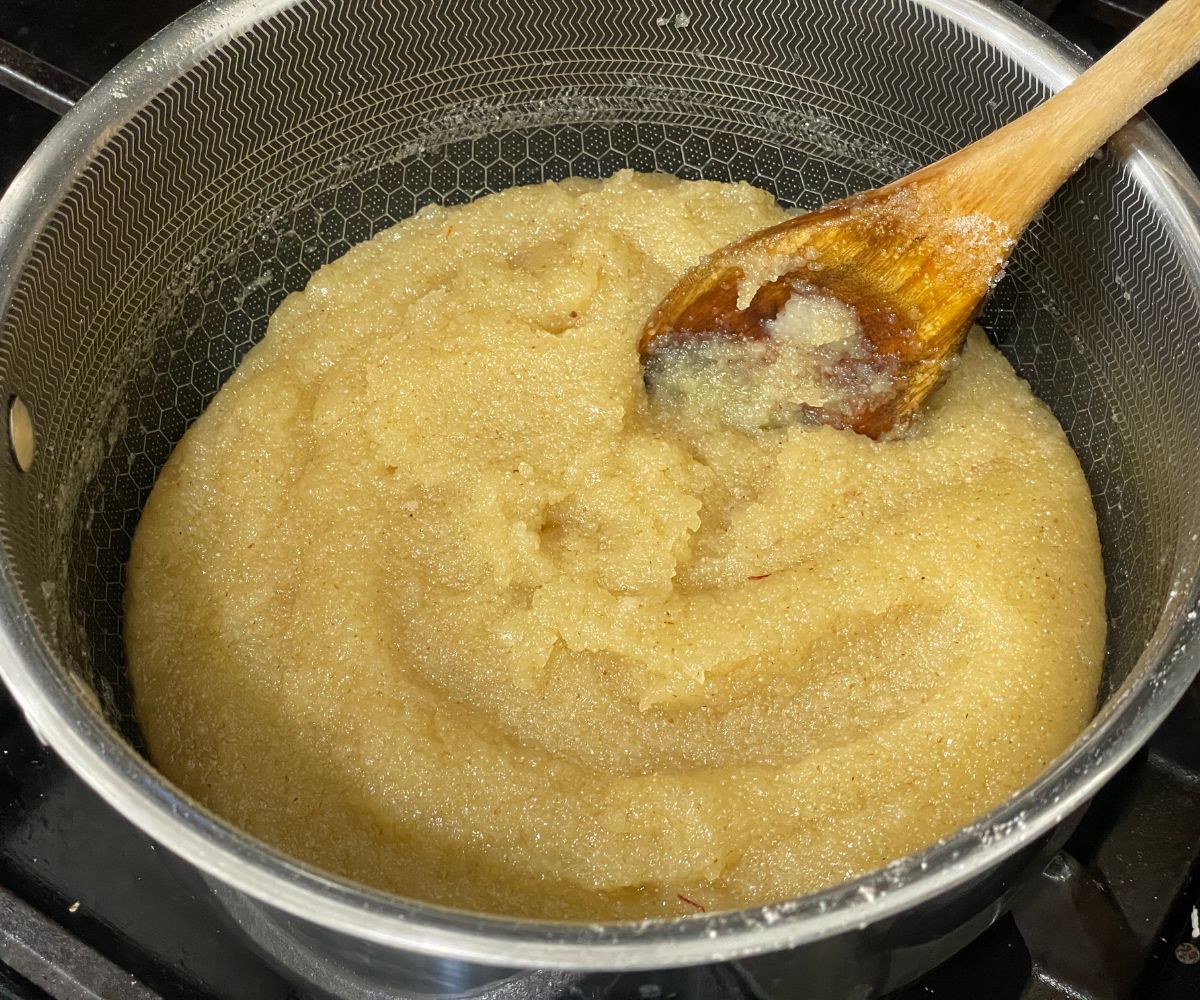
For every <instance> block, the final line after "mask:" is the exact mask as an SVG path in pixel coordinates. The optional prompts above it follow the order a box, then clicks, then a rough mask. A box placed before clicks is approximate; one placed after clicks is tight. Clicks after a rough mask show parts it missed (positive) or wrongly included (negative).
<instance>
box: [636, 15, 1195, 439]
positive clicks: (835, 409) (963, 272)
mask: <svg viewBox="0 0 1200 1000" xmlns="http://www.w3.org/2000/svg"><path fill="white" fill-rule="evenodd" d="M1197 61H1200V0H1169V2H1168V3H1166V4H1164V5H1163V6H1162V7H1161V8H1160V9H1159V10H1158V12H1157V13H1155V14H1154V15H1152V16H1151V17H1150V18H1149V19H1147V20H1146V22H1145V23H1144V24H1142V25H1141V26H1140V27H1139V28H1138V29H1137V30H1136V31H1134V32H1132V33H1131V34H1130V35H1128V36H1127V37H1126V38H1125V39H1124V40H1123V41H1122V42H1121V43H1120V44H1119V45H1117V46H1116V48H1114V49H1113V50H1112V51H1111V52H1110V53H1109V54H1108V55H1106V56H1105V57H1104V58H1103V59H1101V60H1100V61H1099V62H1097V63H1096V64H1095V65H1094V66H1092V67H1090V68H1089V69H1088V70H1087V71H1086V72H1085V73H1084V74H1083V75H1082V76H1080V77H1079V79H1077V80H1076V81H1075V82H1074V83H1072V84H1071V85H1070V86H1068V87H1066V88H1065V89H1064V90H1063V91H1061V92H1060V93H1058V94H1056V95H1055V96H1053V97H1052V98H1050V99H1049V100H1048V101H1046V102H1045V103H1044V104H1041V105H1040V106H1039V107H1037V108H1034V109H1033V110H1032V111H1030V112H1029V113H1028V114H1025V115H1023V116H1022V117H1021V118H1018V119H1017V120H1016V121H1014V122H1012V123H1011V124H1009V125H1006V126H1004V127H1003V128H1001V129H999V130H998V131H996V132H993V133H992V134H990V135H988V136H986V137H984V138H983V139H980V140H978V141H977V142H975V143H973V144H972V145H970V146H967V147H966V148H965V149H962V150H959V151H958V152H957V153H954V154H953V155H951V156H947V157H946V158H945V159H942V160H939V161H938V162H936V163H934V164H931V165H930V166H927V167H925V168H923V169H921V170H918V171H917V172H916V173H913V174H909V175H908V176H907V177H904V178H901V179H900V180H898V181H894V182H893V183H891V184H888V185H887V186H886V187H882V188H877V189H876V190H874V191H868V192H865V193H863V194H857V195H854V196H852V197H850V198H846V199H844V200H843V201H838V202H834V203H832V204H829V205H826V206H825V207H824V208H821V209H818V210H817V211H815V212H811V213H809V214H807V215H803V216H798V217H797V218H794V219H790V220H789V221H787V222H784V223H781V224H780V225H777V226H773V227H771V228H770V229H764V230H762V231H760V232H757V233H753V234H751V235H750V236H747V237H746V238H745V239H742V240H739V241H738V242H736V243H732V244H730V245H728V246H726V247H724V248H722V249H721V250H718V251H717V252H716V253H714V254H713V255H712V256H710V257H708V258H707V259H705V260H704V261H703V262H702V263H701V264H699V265H698V266H697V267H695V268H693V269H692V270H691V271H690V272H689V273H688V274H686V275H685V276H684V277H683V278H682V280H680V281H679V283H678V284H677V285H676V286H675V287H674V288H673V289H672V290H671V292H670V293H669V294H668V295H667V297H666V298H665V299H664V300H663V301H662V303H661V304H660V305H659V306H658V307H657V308H656V309H655V310H654V312H653V313H652V314H651V316H650V318H649V320H648V321H647V322H646V326H645V328H644V329H643V332H642V339H641V342H640V345H639V350H640V353H641V357H642V364H643V371H644V372H645V375H646V382H647V387H648V388H650V389H651V390H652V389H653V385H654V368H655V363H656V362H660V361H661V360H662V358H663V356H664V355H665V354H666V352H669V351H671V350H672V349H679V348H680V347H681V346H682V347H686V346H687V345H689V344H690V345H695V344H697V343H699V342H700V341H702V340H704V339H707V338H714V337H722V338H730V339H732V340H764V339H769V338H770V336H771V333H770V328H769V324H770V323H771V321H772V320H773V319H774V318H775V317H776V315H777V314H778V313H779V312H780V310H781V309H782V308H783V306H784V305H785V304H786V303H787V302H788V300H789V299H790V298H791V297H792V295H793V294H794V293H795V292H796V291H798V290H801V289H802V290H804V292H805V293H806V294H813V293H814V292H815V293H819V294H832V295H833V296H836V297H837V298H838V299H840V300H842V302H844V303H846V304H847V305H849V306H851V307H853V308H854V309H855V310H856V311H857V313H858V318H859V321H860V323H861V325H862V330H863V333H864V336H865V343H866V344H867V348H866V353H865V354H864V355H862V356H860V357H858V358H856V359H846V364H847V365H849V366H851V367H853V368H857V369H858V370H857V371H856V372H853V373H852V375H853V377H852V378H848V379H846V380H844V384H845V385H847V386H852V387H855V388H854V389H853V391H851V392H848V393H844V394H842V395H840V396H839V395H838V394H836V393H835V394H834V396H833V399H832V401H827V402H824V403H822V405H821V406H819V407H812V406H802V407H799V408H798V410H797V414H798V415H801V416H807V417H808V418H810V419H814V420H818V421H821V422H824V423H830V424H833V425H835V426H838V427H848V428H851V429H853V430H855V431H858V432H859V433H860V434H866V435H868V436H870V437H873V438H878V437H880V436H881V435H883V434H886V433H888V432H889V431H891V430H893V429H901V428H903V427H904V426H905V425H906V424H907V423H908V421H909V420H910V419H911V418H912V416H913V415H914V414H915V413H916V411H917V409H918V408H919V407H920V406H921V404H922V402H923V401H924V400H925V398H926V397H927V396H928V395H929V394H930V393H931V392H932V391H933V390H934V389H935V388H936V387H937V385H938V383H939V382H940V380H941V379H942V377H943V375H944V374H945V372H946V370H947V365H948V363H949V362H951V361H952V360H953V359H954V358H955V356H956V355H957V353H958V351H959V349H960V348H961V347H962V345H963V342H964V341H965V339H966V335H967V331H968V329H969V328H970V326H971V323H972V321H973V320H974V319H975V317H976V315H977V314H978V313H979V310H980V308H981V306H982V304H983V300H984V298H985V297H986V296H987V294H988V292H989V290H990V289H991V287H992V286H993V285H994V284H995V282H996V281H997V280H998V279H999V278H1000V276H1001V273H1002V271H1003V268H1004V263H1005V260H1006V259H1007V257H1008V254H1009V252H1010V251H1011V249H1012V247H1013V245H1014V244H1015V242H1016V240H1017V237H1018V236H1019V235H1020V234H1021V232H1022V230H1024V228H1025V227H1026V226H1027V225H1028V224H1029V222H1030V220H1031V219H1032V218H1033V217H1034V216H1035V215H1036V214H1037V213H1038V212H1039V211H1040V210H1041V208H1042V206H1043V205H1044V204H1045V203H1046V201H1047V200H1048V199H1049V198H1050V196H1051V195H1052V194H1053V193H1054V192H1055V191H1056V190H1057V189H1058V188H1059V186H1060V185H1062V183H1063V182H1064V181H1065V180H1066V179H1067V178H1068V177H1070V176H1071V174H1073V173H1074V172H1075V171H1076V170H1077V169H1078V168H1079V166H1080V165H1081V164H1082V163H1083V162H1084V161H1085V160H1086V159H1087V158H1088V156H1090V155H1091V154H1092V153H1093V152H1094V151H1095V150H1096V149H1098V148H1099V147H1100V146H1101V145H1102V144H1103V142H1104V141H1105V140H1106V139H1107V138H1108V137H1109V136H1110V135H1112V133H1114V132H1115V131H1116V130H1117V129H1118V128H1120V127H1121V125H1123V124H1124V123H1125V122H1126V121H1128V120H1129V118H1131V117H1132V116H1133V115H1134V114H1135V113H1136V112H1137V111H1138V109H1140V108H1141V107H1142V106H1143V105H1144V104H1145V103H1146V102H1147V101H1149V100H1151V99H1152V98H1154V97H1155V96H1157V95H1158V94H1159V93H1161V92H1162V91H1163V90H1164V89H1165V88H1166V86H1167V84H1169V83H1170V82H1171V81H1172V80H1174V79H1176V78H1177V77H1178V76H1179V75H1180V74H1182V73H1183V72H1184V71H1185V70H1187V69H1188V68H1189V67H1191V66H1192V65H1194V64H1195V63H1196V62H1197ZM739 298H740V300H741V301H740V306H741V307H739ZM747 300H749V301H747ZM864 365H865V366H867V367H868V368H869V369H870V371H869V372H868V374H869V375H870V376H871V377H870V378H868V379H864V378H863V372H862V370H861V369H862V368H863V366H864ZM824 375H825V376H828V377H829V378H830V379H833V380H836V379H837V377H838V372H836V371H833V370H828V369H827V370H826V371H825V372H824ZM865 385H869V386H871V390H870V392H865V391H863V389H862V387H863V386H865Z"/></svg>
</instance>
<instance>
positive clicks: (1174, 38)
mask: <svg viewBox="0 0 1200 1000" xmlns="http://www.w3.org/2000/svg"><path fill="white" fill-rule="evenodd" d="M1198 61H1200V0H1169V2H1167V3H1165V4H1164V5H1163V6H1162V7H1161V8H1159V10H1158V11H1157V12H1156V13H1154V14H1153V15H1151V16H1150V17H1149V18H1148V19H1147V20H1146V21H1145V22H1144V23H1143V24H1142V25H1141V26H1140V27H1139V28H1137V29H1136V30H1135V31H1133V32H1132V33H1130V34H1129V35H1127V36H1126V37H1125V38H1124V40H1122V41H1121V42H1120V44H1118V45H1117V46H1116V47H1115V48H1114V49H1113V50H1112V51H1111V52H1109V53H1108V55H1106V56H1105V57H1104V58H1103V59H1101V60H1100V61H1099V62H1097V63H1096V64H1095V65H1093V66H1091V67H1090V68H1089V69H1088V70H1087V71H1086V72H1084V73H1083V74H1082V75H1081V76H1080V77H1079V79H1077V80H1075V81H1074V82H1073V83H1071V84H1070V85H1069V86H1068V87H1065V88H1064V89H1063V90H1062V91H1060V92H1059V93H1058V94H1055V95H1054V96H1053V97H1051V98H1050V99H1049V100H1048V101H1046V102H1045V103H1043V104H1041V105H1040V106H1038V107H1037V108H1034V109H1033V110H1032V111H1030V112H1029V113H1028V114H1026V115H1023V116H1022V117H1021V118H1019V119H1017V120H1016V121H1015V122H1012V123H1011V124H1009V125H1006V126H1005V127H1004V128H1002V129H999V130H998V131H996V132H993V133H992V134H991V135H989V136H986V137H985V138H983V139H981V140H979V141H978V142H976V143H974V144H972V145H970V146H968V147H966V148H965V149H963V150H962V151H960V152H959V153H956V154H955V155H954V156H951V157H948V158H947V159H945V160H942V161H941V162H940V163H939V164H934V165H933V167H932V168H929V169H930V170H931V171H932V170H934V169H936V168H937V167H939V166H940V167H942V168H943V169H944V170H945V173H944V174H943V176H942V178H940V180H942V182H943V183H948V184H949V185H950V186H951V187H952V188H953V189H954V194H955V195H956V196H957V197H956V198H955V199H954V200H955V201H956V202H957V204H958V209H959V211H961V213H962V214H964V215H965V214H969V213H971V212H973V211H979V212H983V213H985V214H987V215H990V216H991V217H992V218H993V219H995V220H996V221H997V222H1000V223H1003V224H1005V225H1007V226H1008V227H1010V228H1011V229H1012V230H1013V231H1014V232H1020V231H1021V230H1022V229H1024V228H1025V226H1026V225H1027V224H1028V223H1029V221H1030V219H1032V218H1033V216H1034V215H1036V214H1037V212H1038V211H1039V210H1040V209H1041V207H1042V205H1044V204H1045V203H1046V201H1047V200H1048V199H1049V198H1050V196H1051V195H1052V194H1054V192H1055V191H1056V190H1058V188H1059V187H1060V186H1061V185H1062V183H1063V182H1064V181H1065V180H1066V179H1067V178H1068V177H1070V176H1071V174H1073V173H1074V172H1075V171H1076V170H1078V169H1079V167H1080V165H1081V164H1082V163H1083V162H1084V160H1086V159H1087V158H1088V157H1089V156H1090V155H1091V154H1092V153H1094V152H1095V151H1096V150H1097V149H1099V148H1100V146H1102V145H1103V144H1104V141H1105V140H1106V139H1108V137H1109V136H1111V135H1112V134H1113V133H1114V132H1116V131H1117V130H1118V129H1119V128H1120V127H1121V126H1122V125H1124V124H1125V122H1127V121H1128V120H1129V119H1130V118H1132V117H1133V116H1134V115H1135V114H1136V113H1137V112H1138V110H1139V109H1141V108H1142V107H1143V106H1144V105H1145V104H1147V103H1148V102H1149V101H1150V100H1152V99H1153V98H1155V97H1157V96H1158V95H1159V94H1160V93H1162V92H1163V91H1164V90H1165V89H1166V87H1167V85H1168V84H1169V83H1171V81H1173V80H1175V79H1176V78H1178V77H1179V76H1180V75H1181V74H1183V73H1184V72H1185V71H1186V70H1188V69H1189V68H1190V67H1192V66H1194V65H1195V64H1196V63H1197V62H1198ZM952 161H958V162H952ZM931 179H932V178H931Z"/></svg>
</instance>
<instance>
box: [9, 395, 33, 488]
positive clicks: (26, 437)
mask: <svg viewBox="0 0 1200 1000" xmlns="http://www.w3.org/2000/svg"><path fill="white" fill-rule="evenodd" d="M8 444H9V447H10V448H11V449H12V457H13V461H15V462H16V463H17V468H18V469H20V470H21V471H22V472H28V471H29V469H30V468H31V467H32V465H33V456H34V441H33V417H31V416H30V415H29V407H28V406H26V405H25V403H24V402H23V401H22V399H21V397H20V396H16V395H13V396H10V397H9V400H8Z"/></svg>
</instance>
